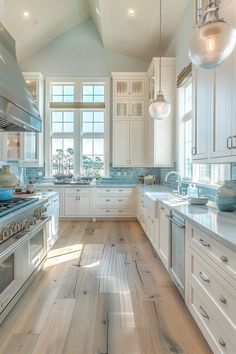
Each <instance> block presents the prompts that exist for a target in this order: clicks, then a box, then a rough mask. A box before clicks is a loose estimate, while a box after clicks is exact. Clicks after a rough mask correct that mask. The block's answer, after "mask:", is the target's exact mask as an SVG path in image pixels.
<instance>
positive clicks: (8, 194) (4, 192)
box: [0, 188, 13, 202]
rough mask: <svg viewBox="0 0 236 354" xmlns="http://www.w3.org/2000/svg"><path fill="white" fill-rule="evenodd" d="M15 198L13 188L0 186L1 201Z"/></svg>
mask: <svg viewBox="0 0 236 354" xmlns="http://www.w3.org/2000/svg"><path fill="white" fill-rule="evenodd" d="M12 198H13V189H12V188H0V202H3V201H6V200H11V199H12Z"/></svg>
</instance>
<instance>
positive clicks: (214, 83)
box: [192, 1, 236, 163]
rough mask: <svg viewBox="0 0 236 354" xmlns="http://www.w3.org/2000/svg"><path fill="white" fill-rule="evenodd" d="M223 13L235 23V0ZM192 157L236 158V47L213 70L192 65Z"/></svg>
mask: <svg viewBox="0 0 236 354" xmlns="http://www.w3.org/2000/svg"><path fill="white" fill-rule="evenodd" d="M221 15H222V16H223V17H224V19H225V20H226V21H227V22H228V23H230V24H232V25H234V26H235V25H236V20H235V18H236V6H235V4H234V2H233V1H231V2H225V3H223V4H222V8H221ZM193 93H194V95H193V97H194V99H193V102H194V103H195V105H194V117H193V149H192V155H193V161H195V162H199V163H204V162H208V163H226V162H235V161H236V158H235V156H236V103H235V95H236V49H235V50H234V52H233V53H232V54H231V55H230V57H229V58H228V59H227V60H226V61H225V62H224V63H222V64H221V65H219V66H218V67H217V68H216V69H215V70H213V71H207V70H201V69H195V68H193Z"/></svg>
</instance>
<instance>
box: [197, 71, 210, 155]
mask: <svg viewBox="0 0 236 354" xmlns="http://www.w3.org/2000/svg"><path fill="white" fill-rule="evenodd" d="M212 75H213V74H212V72H211V71H206V70H201V69H197V68H195V67H193V69H192V79H193V124H192V127H193V146H192V155H193V160H201V159H206V158H207V157H208V150H209V139H208V135H209V133H210V117H211V116H212V103H211V102H212Z"/></svg>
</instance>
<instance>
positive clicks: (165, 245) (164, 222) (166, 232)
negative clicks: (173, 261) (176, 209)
mask: <svg viewBox="0 0 236 354" xmlns="http://www.w3.org/2000/svg"><path fill="white" fill-rule="evenodd" d="M168 214H169V208H168V207H167V206H166V205H165V204H163V203H161V202H160V203H159V218H160V229H159V248H158V250H157V253H158V255H159V257H160V259H161V261H162V263H163V264H164V266H165V267H166V269H167V270H168V269H169V265H170V264H169V263H170V251H171V250H170V222H169V220H168V219H167V218H166V215H168Z"/></svg>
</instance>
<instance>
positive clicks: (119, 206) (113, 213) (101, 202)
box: [95, 187, 135, 218]
mask: <svg viewBox="0 0 236 354" xmlns="http://www.w3.org/2000/svg"><path fill="white" fill-rule="evenodd" d="M133 195H134V189H133V188H116V187H111V188H103V187H101V188H96V194H95V216H96V217H106V218H107V217H117V218H120V217H134V216H135V206H134V196H133Z"/></svg>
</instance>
